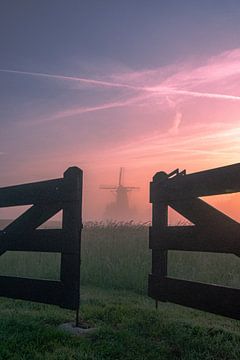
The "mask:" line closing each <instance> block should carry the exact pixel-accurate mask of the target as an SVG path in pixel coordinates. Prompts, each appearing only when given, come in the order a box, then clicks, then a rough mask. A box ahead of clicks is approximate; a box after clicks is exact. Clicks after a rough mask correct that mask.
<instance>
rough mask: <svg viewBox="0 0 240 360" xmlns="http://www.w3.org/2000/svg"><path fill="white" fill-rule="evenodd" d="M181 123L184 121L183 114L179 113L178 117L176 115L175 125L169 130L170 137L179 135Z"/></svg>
mask: <svg viewBox="0 0 240 360" xmlns="http://www.w3.org/2000/svg"><path fill="white" fill-rule="evenodd" d="M181 121H182V113H180V112H177V113H176V115H175V118H174V120H173V125H172V127H171V128H170V129H169V130H168V133H169V134H170V135H177V134H178V130H179V126H180V124H181Z"/></svg>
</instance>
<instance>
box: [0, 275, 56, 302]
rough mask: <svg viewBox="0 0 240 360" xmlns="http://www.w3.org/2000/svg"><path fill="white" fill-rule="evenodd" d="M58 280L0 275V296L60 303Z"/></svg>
mask: <svg viewBox="0 0 240 360" xmlns="http://www.w3.org/2000/svg"><path fill="white" fill-rule="evenodd" d="M62 289H63V286H62V284H61V283H60V281H53V280H39V279H29V278H19V277H10V276H0V296H5V297H9V298H13V299H22V300H29V301H37V302H41V303H45V304H54V305H60V306H61V305H62Z"/></svg>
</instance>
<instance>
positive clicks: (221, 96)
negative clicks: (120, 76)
mask: <svg viewBox="0 0 240 360" xmlns="http://www.w3.org/2000/svg"><path fill="white" fill-rule="evenodd" d="M145 89H146V91H150V92H152V93H155V94H156V95H185V96H192V97H204V98H210V99H221V100H237V101H239V100H240V96H237V95H226V94H218V93H209V92H199V91H191V90H177V89H173V88H167V87H163V88H162V89H161V87H159V86H158V87H156V88H155V87H147V88H145Z"/></svg>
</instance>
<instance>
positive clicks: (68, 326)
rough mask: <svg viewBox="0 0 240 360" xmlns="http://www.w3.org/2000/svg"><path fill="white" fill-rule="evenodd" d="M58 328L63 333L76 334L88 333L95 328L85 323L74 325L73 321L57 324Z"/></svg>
mask: <svg viewBox="0 0 240 360" xmlns="http://www.w3.org/2000/svg"><path fill="white" fill-rule="evenodd" d="M58 329H59V330H61V331H63V332H65V333H68V334H72V335H78V336H83V335H88V334H91V333H92V332H94V331H96V330H97V329H96V328H93V327H88V326H86V324H79V326H78V327H76V325H75V323H74V322H69V323H65V324H61V325H59V326H58Z"/></svg>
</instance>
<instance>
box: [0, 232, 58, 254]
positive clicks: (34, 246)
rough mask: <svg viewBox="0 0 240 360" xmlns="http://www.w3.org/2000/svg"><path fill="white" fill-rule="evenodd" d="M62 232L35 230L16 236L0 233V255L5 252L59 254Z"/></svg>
mask: <svg viewBox="0 0 240 360" xmlns="http://www.w3.org/2000/svg"><path fill="white" fill-rule="evenodd" d="M63 240H64V232H63V230H61V229H48V230H35V231H32V232H30V233H26V234H22V235H18V234H15V233H7V232H5V231H0V253H2V254H3V252H5V251H41V252H57V253H58V252H59V253H60V252H61V251H62V248H63Z"/></svg>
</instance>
